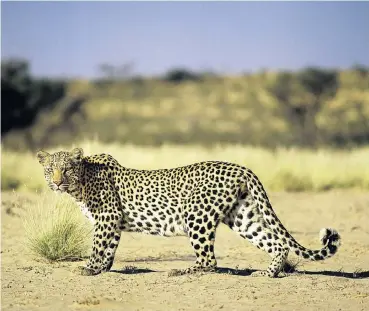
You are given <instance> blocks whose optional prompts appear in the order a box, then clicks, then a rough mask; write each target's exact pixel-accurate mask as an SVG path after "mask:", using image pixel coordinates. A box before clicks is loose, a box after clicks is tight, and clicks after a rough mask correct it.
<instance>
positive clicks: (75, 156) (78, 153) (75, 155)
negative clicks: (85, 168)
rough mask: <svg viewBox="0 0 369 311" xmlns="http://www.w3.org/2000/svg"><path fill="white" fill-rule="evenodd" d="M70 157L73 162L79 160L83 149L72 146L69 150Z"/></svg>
mask: <svg viewBox="0 0 369 311" xmlns="http://www.w3.org/2000/svg"><path fill="white" fill-rule="evenodd" d="M71 154H72V159H73V161H74V162H80V161H81V160H82V158H83V149H82V148H74V149H73V150H72V151H71Z"/></svg>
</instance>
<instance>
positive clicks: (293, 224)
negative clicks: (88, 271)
mask: <svg viewBox="0 0 369 311" xmlns="http://www.w3.org/2000/svg"><path fill="white" fill-rule="evenodd" d="M270 197H271V200H272V204H273V206H274V209H275V210H276V212H277V214H278V215H279V217H280V218H281V220H282V221H283V223H284V224H285V226H286V227H287V228H288V229H289V230H290V231H291V232H292V233H293V235H294V236H295V238H296V239H297V240H298V241H300V242H301V243H302V244H303V245H305V246H308V247H312V248H319V242H318V232H319V230H320V228H322V227H327V226H331V227H333V228H336V229H337V230H338V231H339V232H340V234H341V236H342V243H343V244H342V246H341V248H340V250H339V251H338V253H337V254H336V255H335V256H334V257H333V258H331V259H328V260H327V261H324V262H306V261H303V262H301V263H300V266H299V267H298V272H297V273H294V274H290V275H289V276H287V277H284V278H278V279H269V278H263V277H250V276H249V274H250V272H251V271H254V270H259V269H265V268H266V267H267V266H268V264H269V262H270V258H269V257H268V255H267V254H265V253H263V252H262V251H261V250H258V249H256V248H255V247H254V246H252V245H251V244H249V243H248V242H247V241H245V240H243V239H242V238H240V237H239V236H237V235H236V234H235V233H234V232H232V231H230V230H229V229H228V228H226V227H223V226H221V227H220V228H219V230H218V233H217V239H216V254H217V258H218V265H219V267H221V269H220V270H219V272H217V273H209V274H203V275H186V276H177V277H168V275H167V273H168V271H169V270H170V269H173V268H175V269H180V268H185V267H187V266H189V265H191V264H192V262H193V261H194V258H193V253H192V250H191V248H190V245H189V242H188V240H187V239H186V238H185V237H175V238H164V237H156V236H147V235H142V234H128V233H124V234H123V236H122V240H121V243H120V246H119V248H118V251H117V255H116V258H115V262H114V266H113V270H114V271H112V272H109V273H105V274H101V275H98V276H95V277H83V276H79V275H76V274H74V273H73V272H72V270H73V268H75V267H77V266H79V265H81V262H72V263H70V262H64V263H59V264H50V263H46V262H43V261H40V260H37V259H36V258H34V257H33V256H32V255H31V254H29V251H28V250H27V248H26V247H25V245H24V242H25V233H24V230H23V225H22V221H21V217H22V214H23V213H24V208H23V207H22V206H23V205H24V202H25V201H26V200H34V199H35V197H34V196H30V195H27V194H22V193H21V194H17V195H16V196H15V195H14V194H12V193H3V194H2V211H1V212H2V213H1V216H2V228H1V233H2V248H1V249H2V250H1V255H2V258H1V259H2V262H1V274H2V275H1V298H2V301H1V306H2V310H55V311H56V310H127V311H128V310H200V309H201V310H221V309H224V310H299V311H303V310H369V226H368V225H369V194H366V193H355V192H330V193H322V194H306V193H303V194H284V193H279V194H272V195H271V196H270ZM290 259H292V260H294V259H296V257H293V256H291V258H290Z"/></svg>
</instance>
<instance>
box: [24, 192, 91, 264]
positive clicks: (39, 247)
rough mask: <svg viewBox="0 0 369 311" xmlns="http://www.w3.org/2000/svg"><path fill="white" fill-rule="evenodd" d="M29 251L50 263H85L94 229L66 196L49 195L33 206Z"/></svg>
mask: <svg viewBox="0 0 369 311" xmlns="http://www.w3.org/2000/svg"><path fill="white" fill-rule="evenodd" d="M24 226H25V231H26V234H27V239H28V243H27V245H28V247H29V249H30V250H31V252H32V253H34V254H35V255H36V256H38V257H42V258H45V259H48V260H50V261H62V260H81V259H82V258H83V257H84V256H86V254H87V251H88V245H89V244H88V242H89V240H90V239H89V235H90V232H91V226H89V225H88V223H87V221H86V220H84V219H83V215H82V213H81V212H80V210H79V208H78V207H77V206H76V204H75V203H74V202H73V201H72V199H70V198H69V197H67V196H66V195H57V194H54V193H47V194H46V193H45V194H42V195H41V198H40V201H39V202H38V203H37V204H36V205H34V206H29V207H28V210H27V216H26V218H25V220H24Z"/></svg>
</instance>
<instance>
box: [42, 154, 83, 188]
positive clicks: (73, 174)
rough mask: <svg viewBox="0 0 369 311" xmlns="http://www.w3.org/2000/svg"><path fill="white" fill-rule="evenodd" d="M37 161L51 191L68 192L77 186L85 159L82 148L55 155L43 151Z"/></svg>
mask: <svg viewBox="0 0 369 311" xmlns="http://www.w3.org/2000/svg"><path fill="white" fill-rule="evenodd" d="M37 159H38V161H39V162H40V164H41V165H42V166H43V168H44V175H45V179H46V182H47V184H48V186H49V187H50V189H51V190H53V191H56V192H66V191H68V190H71V189H73V188H75V186H77V184H78V182H79V174H80V168H81V161H82V159H83V150H82V149H81V148H75V149H73V150H72V151H70V152H68V151H59V152H55V153H53V154H50V153H47V152H46V151H42V150H41V151H39V152H37Z"/></svg>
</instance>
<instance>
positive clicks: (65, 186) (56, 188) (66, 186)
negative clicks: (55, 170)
mask: <svg viewBox="0 0 369 311" xmlns="http://www.w3.org/2000/svg"><path fill="white" fill-rule="evenodd" d="M50 188H51V190H53V191H54V192H56V193H62V192H66V191H67V190H68V189H69V184H66V183H63V184H61V185H57V184H55V183H52V184H50Z"/></svg>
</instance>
